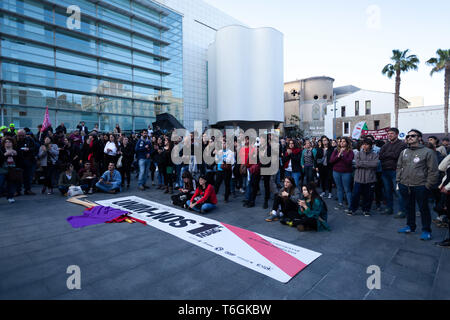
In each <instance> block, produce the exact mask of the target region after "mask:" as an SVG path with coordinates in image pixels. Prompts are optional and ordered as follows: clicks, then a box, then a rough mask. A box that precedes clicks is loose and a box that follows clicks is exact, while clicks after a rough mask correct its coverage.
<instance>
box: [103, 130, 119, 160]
mask: <svg viewBox="0 0 450 320" xmlns="http://www.w3.org/2000/svg"><path fill="white" fill-rule="evenodd" d="M117 151H119V146H118V144H117V140H116V136H115V135H113V134H110V135H109V141H108V142H107V143H106V145H105V148H104V149H103V152H104V153H105V155H104V157H105V158H104V159H105V165H107V164H109V163H111V162H112V163H114V165H116V164H117V159H118V157H117Z"/></svg>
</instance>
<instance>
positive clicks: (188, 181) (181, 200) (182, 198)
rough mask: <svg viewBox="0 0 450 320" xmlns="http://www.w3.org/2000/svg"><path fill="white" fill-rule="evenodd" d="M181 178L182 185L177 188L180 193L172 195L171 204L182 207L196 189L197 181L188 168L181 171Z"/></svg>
mask: <svg viewBox="0 0 450 320" xmlns="http://www.w3.org/2000/svg"><path fill="white" fill-rule="evenodd" d="M181 178H182V179H183V186H182V187H181V188H180V189H179V191H180V193H179V194H175V195H173V196H172V197H171V199H172V204H174V205H176V206H180V207H184V205H185V204H186V202H187V201H188V200H189V199H191V197H192V196H193V195H194V191H195V190H196V189H197V183H196V182H195V179H194V177H192V174H191V173H190V172H189V171H188V170H186V171H183V174H182V175H181Z"/></svg>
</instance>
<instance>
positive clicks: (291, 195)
mask: <svg viewBox="0 0 450 320" xmlns="http://www.w3.org/2000/svg"><path fill="white" fill-rule="evenodd" d="M299 199H300V192H299V190H298V189H297V187H296V184H295V180H294V178H293V177H286V178H284V183H283V188H281V190H280V192H278V193H277V194H275V197H274V200H273V205H272V211H271V212H270V213H269V217H268V218H266V221H267V222H272V221H278V220H280V219H282V222H283V223H286V222H288V221H289V220H293V219H294V218H296V217H297V216H298V204H297V202H298V200H299Z"/></svg>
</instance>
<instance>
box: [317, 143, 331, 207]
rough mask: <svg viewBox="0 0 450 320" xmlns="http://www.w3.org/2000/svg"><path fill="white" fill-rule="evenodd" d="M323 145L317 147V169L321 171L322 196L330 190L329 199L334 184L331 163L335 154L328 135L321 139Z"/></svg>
mask: <svg viewBox="0 0 450 320" xmlns="http://www.w3.org/2000/svg"><path fill="white" fill-rule="evenodd" d="M319 142H321V144H322V147H321V148H319V149H317V157H316V163H317V166H316V168H317V169H316V171H317V172H318V173H319V182H320V186H322V193H321V194H320V196H321V197H325V196H326V192H327V191H328V199H331V198H332V194H331V192H332V184H333V166H332V164H331V163H330V160H331V155H332V154H333V151H334V148H333V147H332V146H331V143H330V139H328V137H327V136H322V137H321V138H320V140H319Z"/></svg>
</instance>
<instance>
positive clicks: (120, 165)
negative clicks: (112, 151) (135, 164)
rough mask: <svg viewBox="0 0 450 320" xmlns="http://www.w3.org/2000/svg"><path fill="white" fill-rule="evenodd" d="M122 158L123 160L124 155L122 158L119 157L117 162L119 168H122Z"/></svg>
mask: <svg viewBox="0 0 450 320" xmlns="http://www.w3.org/2000/svg"><path fill="white" fill-rule="evenodd" d="M122 158H123V155H121V156H120V157H119V160H117V166H116V167H117V168H122Z"/></svg>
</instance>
